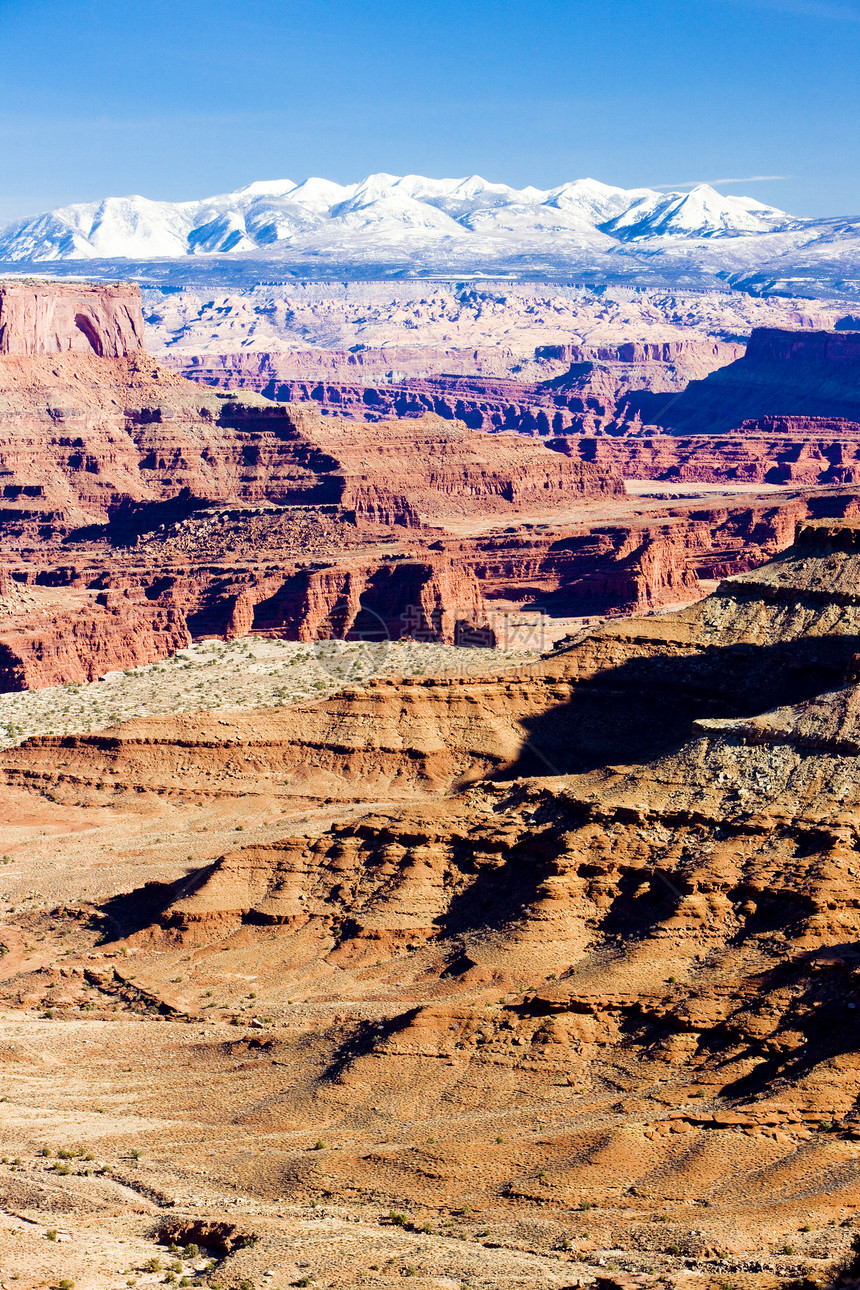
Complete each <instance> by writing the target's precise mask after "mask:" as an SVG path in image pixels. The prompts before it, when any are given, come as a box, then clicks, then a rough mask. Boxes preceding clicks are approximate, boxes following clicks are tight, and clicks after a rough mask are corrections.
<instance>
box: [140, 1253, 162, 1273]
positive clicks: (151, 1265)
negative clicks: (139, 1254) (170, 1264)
mask: <svg viewBox="0 0 860 1290" xmlns="http://www.w3.org/2000/svg"><path fill="white" fill-rule="evenodd" d="M143 1270H144V1272H160V1271H161V1259H159V1258H157V1257H156V1256H155V1255H153V1257H152V1258H151V1259H147V1260H146V1262H145V1263H144V1265H143Z"/></svg>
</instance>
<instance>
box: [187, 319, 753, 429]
mask: <svg viewBox="0 0 860 1290" xmlns="http://www.w3.org/2000/svg"><path fill="white" fill-rule="evenodd" d="M742 354H743V346H741V345H734V344H727V343H724V342H720V341H703V340H691V341H671V342H670V341H667V342H661V343H656V342H654V343H644V342H641V343H630V344H625V345H618V346H590V347H589V346H580V345H571V344H561V345H542V346H538V347H537V348H536V349H535V361H534V363H532V364H531V365H530V366H531V367H534V368H536V369H538V370H540V369H541V368H543V369H544V370H546V371H547V374H548V379H545V380H542V381H534V380H531V381H528V380H522V379H515V378H514V377H511V376H509V375H501V374H499V375H494V374H492V372H491V371H486V372H485V371H483V370H482V369H483V368H485V367H486V366H487V364H486V362H485V360H484V356H483V355H482V353H481V352H480V351H478V350H475V351H465V350H463V351H450V350H446V351H434V350H432V349H427V350H425V351H424V352H423V355H422V352H421V351H420V350H408V349H404V350H401V349H398V348H392V349H391V350H388V349H386V350H379V351H373V352H370V351H368V352H367V353H355V354H352V353H339V352H337V351H326V350H314V351H310V352H304V353H303V352H298V353H294V354H235V355H230V354H222V355H214V354H203V355H199V356H195V355H191V356H189V355H185V354H182V355H180V354H176V355H167V356H166V362H167V363H168V364H169V366H171V367H172V368H173V369H174V370H176V371H178V372H181V374H182V375H183V376H186V377H188V378H189V379H191V380H195V381H200V382H201V383H203V384H209V385H218V386H221V387H223V388H225V389H253V390H257V391H259V392H260V393H263V394H265V395H266V396H267V397H268V398H272V399H277V400H279V401H281V402H285V403H291V402H315V403H318V404H319V405H320V406H321V407H322V408H324V409H325V410H326V411H328V412H330V413H331V414H333V415H338V416H348V417H351V418H354V419H357V420H364V421H378V420H382V419H389V418H394V417H411V416H420V415H422V414H423V413H424V412H433V413H435V414H436V415H437V416H441V417H444V418H445V419H446V420H455V419H457V420H460V421H463V422H464V423H465V424H466V425H467V426H469V427H471V428H472V429H476V430H488V431H498V430H516V431H518V432H519V433H521V434H530V435H545V434H549V433H556V434H558V433H562V432H564V431H569V432H572V433H595V432H600V431H603V430H605V429H608V428H615V427H616V426H617V425H624V424H625V422H626V421H627V420H628V419H629V418H631V419H633V420H635V419H636V418H637V415H638V414H637V412H636V410H635V408H634V409H633V410H632V411H629V412H628V409H627V404H628V396H629V395H631V394H633V393H635V392H636V391H642V390H644V391H648V392H652V393H666V394H675V393H677V392H678V391H680V390H683V389H684V387H685V386H686V385H687V383H688V382H689V381H691V380H693V379H695V378H698V377H702V376H705V375H707V374H708V373H710V372H712V371H714V370H715V369H716V368H718V367H720V366H723V365H725V364H727V363H731V362H733V361H734V360H735V359H737V358H738V357H740V355H742ZM446 364H447V368H446V366H445V365H446ZM415 367H418V368H422V367H423V369H424V370H423V371H419V372H417V373H416V374H415V375H406V374H405V372H404V368H405V369H406V371H407V372H408V370H409V369H410V368H412V369H414V368H415ZM455 373H460V374H455ZM476 373H477V374H476ZM664 401H665V400H664Z"/></svg>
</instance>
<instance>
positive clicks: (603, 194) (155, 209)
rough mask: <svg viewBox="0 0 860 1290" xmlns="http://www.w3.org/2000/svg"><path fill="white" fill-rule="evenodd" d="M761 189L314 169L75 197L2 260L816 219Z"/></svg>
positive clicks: (12, 227) (34, 223)
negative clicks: (151, 192)
mask: <svg viewBox="0 0 860 1290" xmlns="http://www.w3.org/2000/svg"><path fill="white" fill-rule="evenodd" d="M815 224H816V221H810V220H799V219H797V218H795V217H793V216H790V215H787V214H786V213H785V212H783V211H780V210H777V209H776V208H775V207H771V206H765V205H762V203H760V202H756V201H754V200H753V199H752V198H747V197H739V196H728V197H725V196H723V195H722V194H720V193H717V192H716V190H715V189H713V188H711V187H709V186H708V185H706V184H702V185H698V186H697V187H696V188H694V189H692V191H691V192H689V193H686V192H669V193H663V192H658V191H656V190H654V189H648V188H633V189H623V188H617V187H613V186H611V185H608V184H603V183H601V182H599V181H598V180H593V179H578V180H574V181H571V182H568V183H564V184H559V185H557V186H556V187H554V188H548V189H538V188H534V187H531V186H528V187H525V188H522V189H516V188H513V187H510V186H509V185H507V184H497V183H491V182H488V181H487V180H485V179H483V178H481V176H479V175H471V176H468V177H466V178H464V179H438V180H437V179H431V178H427V177H425V176H422V175H404V176H397V175H389V174H386V173H379V174H374V175H369V176H368V177H367V178H366V179H364V180H361V181H359V182H358V183H354V184H344V185H342V184H336V183H334V182H333V181H331V180H326V179H320V178H309V179H306V180H304V181H303V182H302V183H293V181H291V180H258V181H256V182H254V183H251V184H248V185H246V186H245V187H244V188H240V189H237V190H236V191H234V192H231V193H224V194H218V195H216V196H213V197H205V198H202V199H201V200H199V201H181V202H159V201H153V200H151V199H149V198H146V197H142V196H139V195H130V196H124V197H107V198H104V199H102V200H101V201H95V202H82V203H75V204H71V205H67V206H62V207H57V208H56V209H54V210H51V211H45V212H42V213H40V214H38V215H35V216H33V217H30V218H24V219H19V220H16V221H13V222H11V223H8V224H5V225H4V226H2V227H0V259H3V260H6V261H12V262H14V261H17V260H23V261H35V262H40V261H51V260H70V259H95V258H135V257H141V256H142V257H144V258H146V257H153V258H155V257H166V258H173V257H181V256H185V255H202V254H211V255H217V254H221V255H226V254H246V255H247V254H253V253H255V252H259V251H266V252H267V253H271V252H272V251H273V250H275V249H277V248H278V247H279V246H280V245H282V244H285V243H287V244H290V245H294V244H295V242H296V239H297V238H307V237H308V236H310V237H313V236H314V235H316V234H320V233H323V232H324V231H326V230H328V231H329V232H335V233H348V232H359V233H368V232H376V233H381V234H382V235H383V237H388V238H392V239H395V240H396V239H399V238H402V236H403V234H404V233H405V232H409V233H413V234H414V233H416V232H417V233H419V234H420V235H423V236H424V237H427V236H430V237H434V236H436V237H438V236H442V237H450V238H452V239H456V240H461V239H468V238H469V237H470V236H471V237H474V236H476V235H477V236H485V237H486V236H493V237H497V236H499V235H502V236H506V235H508V236H510V235H514V236H519V237H524V238H533V237H537V238H539V239H540V238H541V237H542V236H545V235H546V234H554V235H556V236H558V235H568V236H570V235H572V236H574V237H577V238H586V239H588V240H593V241H594V242H595V243H596V248H597V247H606V246H611V245H612V244H613V243H617V242H625V241H639V240H642V239H646V238H650V237H664V236H668V237H672V238H674V237H683V238H688V237H697V236H700V237H706V238H710V237H732V236H739V235H743V234H747V233H763V232H776V231H784V230H785V229H787V228H792V229H795V228H806V227H808V226H814V225H815Z"/></svg>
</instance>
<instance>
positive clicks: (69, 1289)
mask: <svg viewBox="0 0 860 1290" xmlns="http://www.w3.org/2000/svg"><path fill="white" fill-rule="evenodd" d="M57 1290H75V1283H74V1281H70V1280H69V1278H68V1277H63V1279H62V1281H58V1282H57Z"/></svg>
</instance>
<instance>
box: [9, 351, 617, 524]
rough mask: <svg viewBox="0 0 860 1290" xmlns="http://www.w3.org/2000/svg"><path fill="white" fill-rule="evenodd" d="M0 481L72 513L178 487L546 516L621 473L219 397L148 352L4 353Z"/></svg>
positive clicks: (213, 494) (252, 499)
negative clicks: (360, 427)
mask: <svg viewBox="0 0 860 1290" xmlns="http://www.w3.org/2000/svg"><path fill="white" fill-rule="evenodd" d="M0 480H2V483H3V491H4V497H5V498H6V499H7V502H10V503H14V504H15V505H18V504H20V501H21V499H22V498H29V499H33V500H38V502H39V508H40V509H46V510H47V509H50V510H52V511H63V512H65V513H67V514H69V515H75V516H77V517H79V518H78V520H77V522H78V523H81V522H83V519H84V517H89V518H91V519H103V518H106V517H107V515H108V514H109V513H111V512H112V511H114V510H115V509H116V508H117V507H118V506H119V505H120V504H121V503H123V502H124V501H129V500H130V501H134V502H142V501H149V502H165V501H167V500H169V499H170V498H172V497H176V496H177V495H179V494H180V493H181V492H182V490H183V489H184V490H186V491H187V492H189V493H191V494H192V495H194V496H195V497H198V498H205V499H207V500H210V501H224V502H233V501H240V502H242V503H244V504H254V503H259V502H264V501H268V502H276V503H280V504H296V503H314V504H316V503H320V502H338V503H340V504H341V505H343V506H345V507H347V508H352V509H354V510H356V511H357V512H358V513H359V514H360V515H365V516H367V517H369V518H381V517H385V518H387V519H388V520H392V519H395V518H399V519H400V520H401V521H402V522H404V523H407V524H409V523H414V522H415V512H416V510H418V511H421V512H422V513H423V514H425V515H426V516H427V517H430V518H433V517H436V516H440V515H444V514H446V513H452V512H453V513H464V512H469V511H472V512H475V513H482V512H484V511H487V510H490V511H504V510H506V509H507V510H511V511H514V510H516V509H517V508H518V507H519V506H521V505H523V504H527V505H529V506H530V507H535V508H537V509H539V510H545V511H548V512H551V511H553V510H557V509H559V508H561V507H568V506H569V505H570V499H571V496H572V495H579V496H586V495H595V496H596V495H601V494H608V495H611V494H614V493H623V484H622V482H621V480H620V479H618V478H617V477H615V476H610V475H607V474H606V473H605V472H602V471H601V470H599V469H598V468H596V467H594V466H592V465H589V464H582V463H579V462H574V461H564V460H562V459H560V457H559V456H558V455H557V454H554V453H551V452H549V451H547V450H546V449H545V448H543V446H540V447H538V448H536V447H534V446H531V445H529V444H527V443H525V442H524V441H522V440H521V439H519V438H517V437H516V436H514V435H511V436H507V437H505V439H504V441H500V440H498V439H495V438H490V437H489V436H484V435H481V434H476V433H474V432H471V431H469V430H468V429H467V428H466V427H465V426H462V425H459V424H452V423H450V422H446V421H444V420H442V419H441V418H436V417H425V418H424V419H418V420H410V421H409V422H407V423H405V424H400V423H392V424H390V425H387V426H386V429H385V431H384V433H382V432H381V431H380V430H379V429H374V430H370V429H367V430H366V431H365V432H363V433H357V431H356V427H355V425H354V423H351V422H348V423H342V422H339V421H334V420H333V419H331V418H324V417H322V416H321V415H320V414H319V412H318V411H317V410H316V409H315V408H313V407H311V408H307V407H304V408H296V407H292V408H288V407H285V406H284V405H281V404H276V403H270V402H268V401H266V400H264V399H262V398H260V397H258V396H255V395H250V394H249V395H246V396H244V397H243V398H242V400H232V399H225V398H224V397H223V395H222V394H220V393H216V392H214V391H211V390H208V389H206V388H205V387H201V386H198V385H194V384H192V383H191V382H189V381H184V380H183V379H182V378H180V377H177V376H173V375H172V374H171V373H168V372H167V371H165V370H164V369H163V368H161V367H159V365H158V364H157V363H155V362H154V360H152V359H150V358H149V357H148V356H146V355H139V356H136V357H134V358H126V359H99V358H96V357H95V356H94V355H89V356H83V355H81V356H78V355H66V356H64V357H63V358H60V359H48V358H38V357H37V358H25V359H20V358H19V359H13V358H6V359H0ZM30 504H31V505H32V501H31V502H30Z"/></svg>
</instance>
